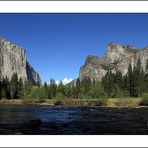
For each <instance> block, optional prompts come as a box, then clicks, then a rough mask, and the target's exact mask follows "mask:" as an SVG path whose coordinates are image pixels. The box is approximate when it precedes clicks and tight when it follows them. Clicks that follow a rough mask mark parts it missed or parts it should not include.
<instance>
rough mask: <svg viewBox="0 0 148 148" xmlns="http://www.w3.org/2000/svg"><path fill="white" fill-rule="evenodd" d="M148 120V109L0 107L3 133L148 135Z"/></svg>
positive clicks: (0, 122)
mask: <svg viewBox="0 0 148 148" xmlns="http://www.w3.org/2000/svg"><path fill="white" fill-rule="evenodd" d="M33 119H40V120H41V123H42V124H41V125H38V126H36V127H35V128H34V127H32V126H30V121H31V120H33ZM147 123H148V108H116V109H115V108H99V107H49V106H2V105H1V106H0V134H51V135H52V134H62V135H63V134H66V135H67V134H70V135H75V134H78V135H79V134H81V135H83V134H85V135H86V134H93V135H94V134H95V135H96V134H101V135H102V134H103V135H104V134H109V135H112V134H119V135H120V134H122V135H123V134H146V135H147V134H148V125H147Z"/></svg>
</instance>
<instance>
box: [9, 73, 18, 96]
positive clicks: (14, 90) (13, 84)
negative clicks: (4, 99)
mask: <svg viewBox="0 0 148 148" xmlns="http://www.w3.org/2000/svg"><path fill="white" fill-rule="evenodd" d="M10 96H11V99H14V98H15V99H17V98H18V76H17V73H14V74H13V75H12V77H11V80H10Z"/></svg>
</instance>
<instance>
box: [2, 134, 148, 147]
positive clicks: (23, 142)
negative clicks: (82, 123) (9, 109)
mask: <svg viewBox="0 0 148 148" xmlns="http://www.w3.org/2000/svg"><path fill="white" fill-rule="evenodd" d="M147 138H148V136H104V135H102V136H65V135H63V136H55V135H52V136H44V135H42V136H37V135H36V136H29V135H28V136H21V135H20V136H0V139H1V140H0V146H1V147H6V146H7V147H21V146H22V147H49V146H50V147H98V146H99V147H147V146H148V144H147Z"/></svg>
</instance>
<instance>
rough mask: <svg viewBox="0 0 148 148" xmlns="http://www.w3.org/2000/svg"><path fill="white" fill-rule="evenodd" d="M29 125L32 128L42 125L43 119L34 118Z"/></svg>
mask: <svg viewBox="0 0 148 148" xmlns="http://www.w3.org/2000/svg"><path fill="white" fill-rule="evenodd" d="M28 125H29V126H30V127H31V128H37V127H40V126H41V125H42V121H41V120H40V119H33V120H31V121H30V122H29V123H28Z"/></svg>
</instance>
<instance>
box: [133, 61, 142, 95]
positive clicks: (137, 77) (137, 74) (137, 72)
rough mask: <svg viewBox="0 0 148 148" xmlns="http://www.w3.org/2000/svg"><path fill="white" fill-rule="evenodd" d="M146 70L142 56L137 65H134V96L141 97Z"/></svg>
mask: <svg viewBox="0 0 148 148" xmlns="http://www.w3.org/2000/svg"><path fill="white" fill-rule="evenodd" d="M143 84H144V71H143V68H142V67H141V61H140V58H139V59H138V61H137V65H136V66H135V67H134V96H135V97H140V96H141V94H142V92H143V90H144V87H143V86H144V85H143Z"/></svg>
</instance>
